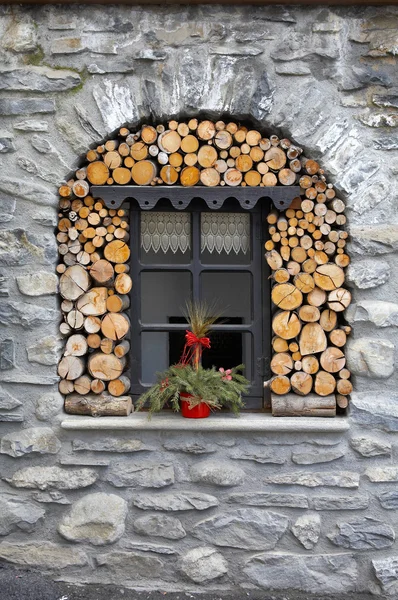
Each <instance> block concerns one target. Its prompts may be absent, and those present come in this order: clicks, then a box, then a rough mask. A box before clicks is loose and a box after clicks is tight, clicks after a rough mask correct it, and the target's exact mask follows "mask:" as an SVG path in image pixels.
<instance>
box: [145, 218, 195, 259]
mask: <svg viewBox="0 0 398 600" xmlns="http://www.w3.org/2000/svg"><path fill="white" fill-rule="evenodd" d="M141 247H142V248H143V249H144V250H145V252H149V251H150V250H153V252H159V250H162V252H164V253H166V252H168V251H169V250H171V251H172V252H173V253H174V254H175V253H176V252H177V251H178V250H179V251H180V252H186V251H187V250H189V249H190V248H191V215H190V214H189V213H183V212H181V213H175V212H142V213H141Z"/></svg>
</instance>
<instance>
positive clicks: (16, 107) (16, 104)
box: [0, 98, 55, 115]
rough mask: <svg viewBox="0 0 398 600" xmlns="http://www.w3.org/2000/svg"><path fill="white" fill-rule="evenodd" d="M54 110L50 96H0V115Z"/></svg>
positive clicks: (28, 113)
mask: <svg viewBox="0 0 398 600" xmlns="http://www.w3.org/2000/svg"><path fill="white" fill-rule="evenodd" d="M53 112H55V101H54V100H53V99H52V98H0V115H30V114H33V113H53Z"/></svg>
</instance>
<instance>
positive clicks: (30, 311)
mask: <svg viewBox="0 0 398 600" xmlns="http://www.w3.org/2000/svg"><path fill="white" fill-rule="evenodd" d="M58 318H59V312H58V310H53V309H52V308H44V307H43V306H37V305H35V304H27V303H25V302H3V303H1V304H0V323H1V324H2V325H22V326H23V327H27V328H31V327H39V325H47V324H48V323H51V322H52V323H54V322H57V321H58Z"/></svg>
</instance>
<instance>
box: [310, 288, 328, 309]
mask: <svg viewBox="0 0 398 600" xmlns="http://www.w3.org/2000/svg"><path fill="white" fill-rule="evenodd" d="M326 298H327V295H326V292H325V291H324V290H321V289H320V288H318V287H315V288H314V289H313V290H312V292H310V293H309V294H308V296H307V302H308V304H311V306H316V307H318V308H319V306H322V304H325V302H326Z"/></svg>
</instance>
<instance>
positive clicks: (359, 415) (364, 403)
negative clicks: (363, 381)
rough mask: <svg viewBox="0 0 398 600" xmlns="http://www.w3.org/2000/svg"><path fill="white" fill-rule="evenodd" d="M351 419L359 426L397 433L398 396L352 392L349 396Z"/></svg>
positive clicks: (393, 394)
mask: <svg viewBox="0 0 398 600" xmlns="http://www.w3.org/2000/svg"><path fill="white" fill-rule="evenodd" d="M351 411H352V413H351V414H352V419H353V420H354V421H355V422H356V423H359V424H360V425H365V426H367V427H372V428H380V429H384V430H385V431H398V396H397V394H395V393H394V392H390V393H389V394H381V393H377V394H376V393H371V394H369V393H366V392H354V393H353V394H352V395H351Z"/></svg>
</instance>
